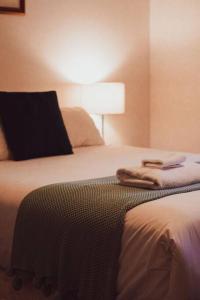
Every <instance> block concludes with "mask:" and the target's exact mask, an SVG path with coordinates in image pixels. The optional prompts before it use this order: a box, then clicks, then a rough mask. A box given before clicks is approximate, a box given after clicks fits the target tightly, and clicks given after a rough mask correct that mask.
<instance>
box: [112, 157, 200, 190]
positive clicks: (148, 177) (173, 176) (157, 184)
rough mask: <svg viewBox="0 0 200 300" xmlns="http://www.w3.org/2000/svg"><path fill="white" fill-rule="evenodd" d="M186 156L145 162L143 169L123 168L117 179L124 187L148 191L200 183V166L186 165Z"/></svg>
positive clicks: (118, 172) (119, 171)
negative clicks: (146, 189)
mask: <svg viewBox="0 0 200 300" xmlns="http://www.w3.org/2000/svg"><path fill="white" fill-rule="evenodd" d="M184 161H185V157H184V156H177V155H176V157H175V156H174V157H172V156H171V160H170V159H169V157H168V158H167V159H166V160H144V161H143V162H142V166H141V167H133V168H122V169H119V170H118V171H117V174H116V175H117V178H118V179H119V181H120V184H122V185H128V186H134V187H139V188H148V189H166V188H175V187H180V186H185V185H190V184H194V183H197V182H200V165H198V164H195V163H185V164H184V165H181V163H182V162H184Z"/></svg>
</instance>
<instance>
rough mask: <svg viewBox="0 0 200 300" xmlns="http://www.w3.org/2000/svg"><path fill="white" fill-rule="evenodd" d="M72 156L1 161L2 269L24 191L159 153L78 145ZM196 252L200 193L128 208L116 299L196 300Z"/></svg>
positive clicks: (199, 274)
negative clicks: (80, 146) (79, 146)
mask: <svg viewBox="0 0 200 300" xmlns="http://www.w3.org/2000/svg"><path fill="white" fill-rule="evenodd" d="M74 152H75V154H74V155H68V156H57V157H47V158H39V159H34V160H28V161H22V162H14V161H3V162H0V268H1V269H4V270H5V269H6V268H7V267H8V265H9V259H10V252H11V245H12V237H13V230H14V224H15V219H16V215H17V210H18V207H19V205H20V203H21V201H22V199H23V197H24V196H25V195H26V194H27V193H29V192H30V191H32V190H34V189H35V188H38V187H41V186H44V185H47V184H51V183H57V182H69V181H76V180H82V179H83V180H84V179H89V178H98V177H104V176H112V175H114V174H115V172H116V170H117V169H118V168H120V167H128V166H134V165H138V164H140V163H141V160H142V159H144V158H156V157H157V156H158V155H160V154H161V153H163V152H162V151H159V150H153V149H145V148H136V147H129V146H123V147H122V146H115V147H114V146H96V147H94V146H92V147H82V148H76V149H75V151H74ZM187 160H191V161H193V160H200V156H198V155H192V154H187ZM199 249H200V191H196V192H190V193H185V194H178V195H172V196H168V197H164V198H162V199H159V200H155V201H152V202H148V203H145V204H142V205H139V206H137V207H136V208H134V209H132V210H130V211H129V212H128V213H127V214H126V217H125V224H124V232H123V236H122V248H121V255H120V258H119V263H120V270H119V274H118V282H117V294H118V296H117V299H116V300H133V299H134V300H151V299H152V300H157V299H159V300H160V299H163V300H175V299H176V300H177V299H181V300H189V299H191V300H198V299H200V287H199V282H200V252H199ZM3 290H4V288H3V285H1V283H0V296H1V297H2V296H3V297H6V296H5V294H4V293H5V291H3ZM32 292H33V291H32ZM32 292H31V291H30V297H29V296H28V293H29V292H28V291H27V294H26V297H25V298H24V299H27V300H28V298H30V299H36V297H34V298H31V297H33V296H31V293H32ZM12 295H14V294H13V292H12ZM38 297H39V296H38ZM22 298H23V297H22V296H21V297H20V298H15V296H10V298H5V299H6V300H13V299H22ZM0 299H1V298H0ZM37 299H39V298H37ZM40 299H44V297H43V296H42V295H40Z"/></svg>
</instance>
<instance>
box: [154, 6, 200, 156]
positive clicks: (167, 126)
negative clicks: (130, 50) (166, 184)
mask: <svg viewBox="0 0 200 300" xmlns="http://www.w3.org/2000/svg"><path fill="white" fill-rule="evenodd" d="M199 131H200V1H199V0H165V1H161V0H151V146H152V147H157V148H167V149H174V150H183V151H192V152H200V136H199Z"/></svg>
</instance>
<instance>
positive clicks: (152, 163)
mask: <svg viewBox="0 0 200 300" xmlns="http://www.w3.org/2000/svg"><path fill="white" fill-rule="evenodd" d="M185 159H186V157H185V156H184V155H178V154H169V155H168V156H166V157H165V158H163V159H145V160H143V161H142V165H143V166H144V167H150V168H157V169H161V170H166V169H171V168H178V167H182V166H183V165H182V163H183V162H184V161H185Z"/></svg>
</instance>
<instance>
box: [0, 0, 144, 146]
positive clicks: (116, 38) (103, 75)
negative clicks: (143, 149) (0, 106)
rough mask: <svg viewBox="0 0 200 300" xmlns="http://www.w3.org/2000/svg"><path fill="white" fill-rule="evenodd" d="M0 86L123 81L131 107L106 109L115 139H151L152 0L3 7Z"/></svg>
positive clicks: (45, 0)
mask: <svg viewBox="0 0 200 300" xmlns="http://www.w3.org/2000/svg"><path fill="white" fill-rule="evenodd" d="M0 46H1V47H0V89H1V90H44V89H56V90H57V91H58V93H59V98H60V101H61V103H63V102H64V101H65V102H67V103H68V104H73V103H74V104H77V103H78V102H79V96H80V94H79V89H76V86H75V88H74V86H73V87H71V86H70V83H86V82H92V81H121V82H125V84H126V114H124V115H122V116H113V117H110V116H109V117H106V132H105V134H106V138H107V142H109V143H111V142H114V143H126V144H132V145H139V146H147V145H148V144H149V130H148V128H149V1H148V0H140V1H138V0H124V1H116V0H109V1H108V0H96V1H94V0H84V1H82V0H68V1H66V0H59V1H56V0H42V1H41V0H34V1H33V0H26V14H25V15H24V16H23V15H17V14H16V15H2V14H1V15H0Z"/></svg>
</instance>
